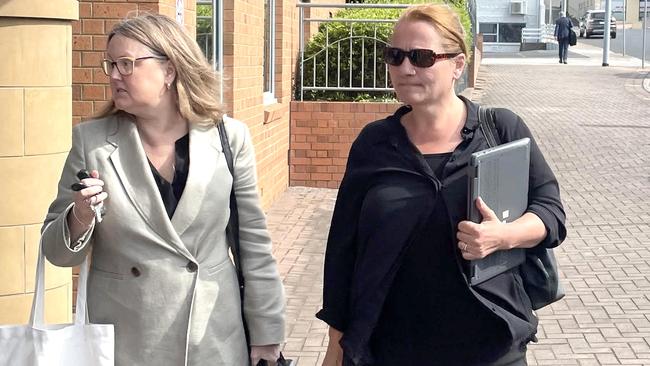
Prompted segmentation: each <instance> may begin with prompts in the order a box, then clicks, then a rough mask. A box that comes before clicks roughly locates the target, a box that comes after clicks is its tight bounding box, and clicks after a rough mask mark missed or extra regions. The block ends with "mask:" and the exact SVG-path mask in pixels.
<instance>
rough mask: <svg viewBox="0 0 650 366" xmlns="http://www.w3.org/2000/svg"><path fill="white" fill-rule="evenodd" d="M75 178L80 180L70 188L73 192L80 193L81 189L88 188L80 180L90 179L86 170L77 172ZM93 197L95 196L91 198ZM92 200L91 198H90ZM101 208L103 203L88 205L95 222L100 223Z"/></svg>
mask: <svg viewBox="0 0 650 366" xmlns="http://www.w3.org/2000/svg"><path fill="white" fill-rule="evenodd" d="M77 178H78V179H79V180H80V181H79V182H76V183H74V184H72V186H71V187H70V188H71V189H72V190H73V191H76V192H78V191H81V190H82V189H85V188H88V187H89V186H87V185H85V184H84V183H83V182H81V180H84V179H87V178H92V176H91V175H90V173H89V172H88V170H86V169H81V170H79V171H78V172H77ZM93 197H95V196H93ZM90 198H92V197H90ZM103 207H104V202H99V203H97V204H94V205H92V204H91V205H90V208H91V209H92V210H93V211H94V212H95V222H96V223H100V222H102V213H103Z"/></svg>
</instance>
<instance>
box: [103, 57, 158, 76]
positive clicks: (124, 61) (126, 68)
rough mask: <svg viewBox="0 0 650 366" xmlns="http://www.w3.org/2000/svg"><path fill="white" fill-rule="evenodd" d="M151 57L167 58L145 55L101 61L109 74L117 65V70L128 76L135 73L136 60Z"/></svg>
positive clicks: (104, 69) (105, 71)
mask: <svg viewBox="0 0 650 366" xmlns="http://www.w3.org/2000/svg"><path fill="white" fill-rule="evenodd" d="M150 58H155V59H156V60H167V57H165V56H145V57H138V58H133V57H120V58H118V59H117V60H115V61H112V60H109V59H106V58H105V59H103V60H102V62H101V66H102V71H104V74H106V75H107V76H111V74H112V73H113V68H114V67H117V72H119V73H120V75H122V76H128V75H131V74H133V69H134V67H135V62H136V61H140V60H147V59H150Z"/></svg>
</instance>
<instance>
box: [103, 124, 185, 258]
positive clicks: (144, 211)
mask: <svg viewBox="0 0 650 366" xmlns="http://www.w3.org/2000/svg"><path fill="white" fill-rule="evenodd" d="M107 140H108V142H109V143H111V144H112V145H114V146H115V150H114V151H113V153H112V154H111V155H110V160H111V163H112V164H113V167H114V168H115V172H116V174H117V176H118V177H119V179H120V181H121V182H122V186H123V188H124V190H125V191H126V194H127V195H128V197H129V199H130V200H131V203H132V204H133V206H135V208H136V209H137V211H138V212H139V213H140V215H141V216H142V219H143V220H144V221H145V222H146V223H147V224H148V225H149V226H150V227H151V228H152V229H153V231H154V232H156V233H157V234H158V235H159V236H160V237H161V238H163V239H164V240H165V241H167V243H169V244H170V245H171V246H173V247H174V249H176V250H177V251H178V252H179V253H181V254H183V255H184V256H186V257H187V258H193V256H192V255H191V254H190V252H189V251H188V250H187V248H186V247H185V245H184V244H183V243H182V241H181V239H180V237H179V236H178V235H177V234H176V232H175V230H174V228H173V226H172V225H171V222H170V221H169V218H168V217H167V212H166V211H165V207H164V206H163V202H162V198H161V197H160V192H159V191H158V187H157V186H156V182H155V181H154V179H153V176H152V174H151V168H150V167H149V162H148V160H147V157H146V154H145V152H144V148H143V147H142V143H141V142H140V136H139V134H138V130H137V128H136V126H135V124H134V123H133V122H132V121H130V120H128V119H127V118H124V117H121V118H120V122H119V127H118V130H117V132H116V133H115V134H114V135H111V136H108V138H107ZM136 224H137V223H136Z"/></svg>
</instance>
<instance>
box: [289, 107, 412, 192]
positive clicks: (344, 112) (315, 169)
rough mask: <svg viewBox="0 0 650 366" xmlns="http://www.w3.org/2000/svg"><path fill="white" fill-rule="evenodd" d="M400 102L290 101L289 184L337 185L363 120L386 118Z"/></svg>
mask: <svg viewBox="0 0 650 366" xmlns="http://www.w3.org/2000/svg"><path fill="white" fill-rule="evenodd" d="M400 105H401V104H399V103H355V102H292V103H291V145H290V154H289V156H290V159H289V182H290V185H291V186H307V187H320V188H338V186H339V184H340V183H341V178H343V173H344V172H345V164H346V163H347V158H348V153H349V151H350V146H351V144H352V141H354V139H355V138H356V137H357V135H358V134H359V132H360V131H361V129H362V128H363V127H364V126H365V125H366V124H368V123H369V122H372V121H374V120H378V119H381V118H385V117H386V116H388V115H390V114H392V113H393V112H395V110H397V108H399V106H400Z"/></svg>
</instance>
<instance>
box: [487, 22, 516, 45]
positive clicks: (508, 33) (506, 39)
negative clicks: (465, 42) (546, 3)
mask: <svg viewBox="0 0 650 366" xmlns="http://www.w3.org/2000/svg"><path fill="white" fill-rule="evenodd" d="M524 27H526V24H524V23H480V24H479V32H480V33H483V42H499V43H521V30H522V29H523V28H524Z"/></svg>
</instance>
